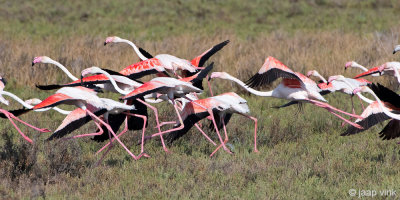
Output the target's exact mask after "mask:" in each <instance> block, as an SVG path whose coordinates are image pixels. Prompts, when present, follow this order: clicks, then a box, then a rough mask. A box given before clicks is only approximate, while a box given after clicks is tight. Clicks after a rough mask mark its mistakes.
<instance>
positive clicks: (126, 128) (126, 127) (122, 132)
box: [96, 118, 128, 155]
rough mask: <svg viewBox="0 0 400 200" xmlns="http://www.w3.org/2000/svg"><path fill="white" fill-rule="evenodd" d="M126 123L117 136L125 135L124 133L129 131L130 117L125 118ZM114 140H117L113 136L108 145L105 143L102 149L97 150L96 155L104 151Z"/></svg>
mask: <svg viewBox="0 0 400 200" xmlns="http://www.w3.org/2000/svg"><path fill="white" fill-rule="evenodd" d="M124 124H125V127H124V129H123V130H122V131H121V132H120V133H119V134H118V135H117V137H120V136H121V135H123V134H124V133H126V132H127V131H128V118H125V122H124ZM114 140H115V138H112V139H111V140H110V142H108V143H107V144H106V145H104V146H103V147H102V148H101V149H100V150H98V151H97V152H96V155H97V154H99V153H100V152H102V151H103V150H104V149H105V148H106V147H108V146H109V145H111V144H112V142H114Z"/></svg>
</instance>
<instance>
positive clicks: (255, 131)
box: [241, 114, 259, 153]
mask: <svg viewBox="0 0 400 200" xmlns="http://www.w3.org/2000/svg"><path fill="white" fill-rule="evenodd" d="M241 115H243V116H245V117H247V118H249V119H251V120H253V121H254V152H256V153H258V152H259V151H258V149H257V118H255V117H252V116H250V115H245V114H241Z"/></svg>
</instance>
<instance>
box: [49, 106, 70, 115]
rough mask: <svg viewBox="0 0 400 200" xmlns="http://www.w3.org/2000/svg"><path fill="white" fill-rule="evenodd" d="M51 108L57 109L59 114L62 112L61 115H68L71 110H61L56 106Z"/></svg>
mask: <svg viewBox="0 0 400 200" xmlns="http://www.w3.org/2000/svg"><path fill="white" fill-rule="evenodd" d="M53 110H55V111H57V112H59V113H61V114H63V115H68V114H70V113H71V111H68V110H63V109H61V108H57V107H54V108H53Z"/></svg>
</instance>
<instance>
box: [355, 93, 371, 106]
mask: <svg viewBox="0 0 400 200" xmlns="http://www.w3.org/2000/svg"><path fill="white" fill-rule="evenodd" d="M356 95H357V96H358V97H359V98H360V99H361V100H363V101H365V102H367V103H368V104H371V103H373V102H374V101H372V100H371V99H368V98H367V97H365V96H364V95H362V94H360V93H356Z"/></svg>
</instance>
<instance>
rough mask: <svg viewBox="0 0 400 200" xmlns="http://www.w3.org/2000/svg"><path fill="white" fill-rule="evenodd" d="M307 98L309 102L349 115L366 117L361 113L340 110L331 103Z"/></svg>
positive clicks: (359, 117)
mask: <svg viewBox="0 0 400 200" xmlns="http://www.w3.org/2000/svg"><path fill="white" fill-rule="evenodd" d="M306 100H307V101H308V102H311V103H313V104H314V105H320V107H324V108H329V109H330V110H333V111H337V112H340V113H343V114H346V115H348V116H351V117H355V118H358V119H364V118H363V117H361V116H359V115H355V114H350V113H348V112H345V111H343V110H339V109H337V108H335V107H333V106H331V105H329V104H327V103H323V102H320V101H316V100H312V99H306Z"/></svg>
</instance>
